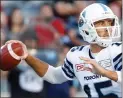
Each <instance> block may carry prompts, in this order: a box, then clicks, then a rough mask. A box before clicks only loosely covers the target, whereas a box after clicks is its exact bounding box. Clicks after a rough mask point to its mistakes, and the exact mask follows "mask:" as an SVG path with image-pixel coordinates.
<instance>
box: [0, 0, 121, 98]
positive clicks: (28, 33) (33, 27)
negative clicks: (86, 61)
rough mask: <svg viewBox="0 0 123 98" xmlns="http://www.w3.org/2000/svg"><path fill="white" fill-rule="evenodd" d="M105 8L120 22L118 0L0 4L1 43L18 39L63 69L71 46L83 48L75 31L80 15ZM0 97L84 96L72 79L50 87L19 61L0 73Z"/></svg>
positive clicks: (42, 0) (61, 97)
mask: <svg viewBox="0 0 123 98" xmlns="http://www.w3.org/2000/svg"><path fill="white" fill-rule="evenodd" d="M95 2H100V3H103V4H106V5H108V6H109V7H110V8H111V9H112V10H113V12H114V13H115V14H116V15H117V16H118V17H119V21H120V24H121V21H122V13H121V12H122V1H121V0H93V1H91V0H86V1H84V0H81V1H76V0H52V1H51V0H41V1H32V0H26V1H12V0H11V1H5V0H3V1H1V6H0V15H1V25H0V29H1V43H0V45H1V46H2V45H3V44H4V43H5V42H6V41H7V40H11V39H17V40H21V41H22V42H24V43H25V44H26V45H27V47H28V49H29V52H30V53H31V54H32V55H34V56H36V57H38V58H39V59H41V60H43V61H45V62H47V63H49V64H51V65H53V66H54V67H57V66H62V64H63V61H64V58H65V56H66V53H67V52H68V51H69V49H70V48H71V47H73V46H79V45H86V44H88V43H86V42H84V41H83V38H82V37H81V36H80V35H79V32H78V24H77V23H78V18H79V14H80V12H81V11H82V10H83V9H84V8H85V7H86V6H88V5H90V4H92V3H95ZM0 83H1V86H0V87H1V90H0V91H1V97H11V98H30V97H31V98H70V97H80V96H83V97H82V98H84V97H85V96H86V95H85V94H84V91H83V90H82V89H81V88H80V84H79V83H78V81H77V80H76V79H75V80H73V81H68V82H65V83H63V84H58V85H54V84H50V83H48V82H46V81H44V80H43V79H42V78H41V77H39V76H38V75H36V73H35V72H34V71H33V70H32V69H31V67H29V66H28V65H27V64H26V63H25V62H24V61H22V62H21V63H20V64H19V65H18V66H17V67H16V68H15V69H13V70H11V71H9V72H6V71H4V72H3V71H1V82H0Z"/></svg>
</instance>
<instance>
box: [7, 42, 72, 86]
mask: <svg viewBox="0 0 123 98" xmlns="http://www.w3.org/2000/svg"><path fill="white" fill-rule="evenodd" d="M9 43H20V44H21V45H22V47H23V50H24V55H23V56H22V57H21V59H24V60H25V61H26V62H27V64H28V65H30V66H31V67H32V68H33V69H34V71H35V72H36V73H37V74H38V75H39V76H41V77H42V78H43V79H44V80H46V81H48V82H50V83H53V84H59V83H63V82H65V81H67V80H70V79H72V78H73V76H72V74H71V73H72V71H71V70H70V68H69V67H68V66H66V64H64V65H65V66H64V65H63V66H62V67H57V68H55V67H53V66H51V65H49V64H47V63H45V62H43V61H41V60H39V59H38V58H36V57H34V56H31V55H30V54H28V51H27V48H26V46H25V45H24V44H23V43H22V42H20V41H17V40H11V41H8V42H7V43H6V44H9Z"/></svg>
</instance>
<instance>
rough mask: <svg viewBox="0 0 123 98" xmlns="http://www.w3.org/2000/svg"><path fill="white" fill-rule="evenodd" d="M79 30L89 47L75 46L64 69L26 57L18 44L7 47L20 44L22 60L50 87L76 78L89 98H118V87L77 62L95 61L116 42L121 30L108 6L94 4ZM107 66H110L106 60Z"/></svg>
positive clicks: (81, 14) (81, 18)
mask: <svg viewBox="0 0 123 98" xmlns="http://www.w3.org/2000/svg"><path fill="white" fill-rule="evenodd" d="M78 26H79V31H80V34H81V35H82V37H83V39H84V40H85V41H87V42H88V43H90V45H87V46H77V47H73V48H72V49H70V51H69V52H68V53H67V55H66V58H65V60H64V64H63V66H60V67H57V68H54V67H52V66H50V65H49V64H47V63H45V62H43V61H41V60H39V59H37V58H35V57H33V56H31V55H30V54H28V51H27V48H26V46H25V45H24V44H23V43H22V42H20V41H15V40H14V41H9V42H7V43H6V44H8V43H13V42H18V43H21V44H22V45H23V48H24V51H25V53H24V56H22V57H21V59H24V60H25V61H26V62H27V63H28V64H29V65H30V66H31V67H32V68H33V69H34V70H35V71H36V72H37V74H38V75H39V76H41V77H42V78H43V79H45V80H47V81H48V82H50V83H53V84H58V83H63V82H65V81H67V80H73V79H74V78H75V77H76V78H77V79H78V80H79V82H80V84H81V87H82V88H83V89H84V91H85V93H86V94H87V95H88V97H89V98H91V97H99V98H100V97H107V98H118V97H121V86H120V85H119V84H118V83H117V82H115V81H112V80H111V79H109V78H107V77H104V76H102V75H97V74H94V73H93V72H92V71H93V70H92V65H91V64H84V62H83V60H81V58H80V57H81V56H84V57H87V58H91V59H95V58H96V56H97V54H98V53H99V52H100V51H101V50H102V49H104V48H105V47H107V46H108V45H109V44H110V43H111V42H112V40H115V39H118V38H119V36H120V29H119V22H118V18H117V16H116V15H114V13H113V12H112V11H111V9H110V8H109V7H108V6H106V5H104V4H101V3H94V4H91V5H89V6H88V7H86V8H85V9H84V10H83V11H82V12H81V13H80V19H79V22H78ZM106 56H107V54H105V55H104V56H103V58H102V59H104V60H105V58H106ZM116 57H117V56H116ZM115 60H117V59H115ZM107 62H108V63H109V65H111V64H110V61H109V60H107ZM101 64H103V65H104V66H105V62H101Z"/></svg>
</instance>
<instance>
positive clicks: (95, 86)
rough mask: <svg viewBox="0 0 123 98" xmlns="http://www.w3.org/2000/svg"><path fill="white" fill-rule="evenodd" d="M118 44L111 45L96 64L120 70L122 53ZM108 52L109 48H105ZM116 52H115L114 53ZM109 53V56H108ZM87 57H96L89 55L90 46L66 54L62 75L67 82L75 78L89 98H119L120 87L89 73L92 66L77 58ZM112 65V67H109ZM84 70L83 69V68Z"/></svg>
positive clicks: (77, 48)
mask: <svg viewBox="0 0 123 98" xmlns="http://www.w3.org/2000/svg"><path fill="white" fill-rule="evenodd" d="M119 46H120V44H119V43H116V44H113V45H112V46H111V47H112V48H110V49H111V51H108V53H107V54H104V55H103V56H98V54H97V55H96V56H97V57H98V63H100V64H101V65H102V66H105V67H106V68H107V69H110V70H119V71H120V70H121V69H122V66H121V61H122V57H121V55H122V53H121V50H118V49H119V48H118V47H119ZM107 50H109V48H107ZM115 51H117V52H115ZM110 52H111V55H110V56H109V55H108V54H109V53H110ZM81 56H83V57H87V58H91V59H95V58H96V56H95V57H94V55H93V54H92V53H91V51H90V45H87V46H78V47H73V48H72V49H71V50H70V51H69V52H68V53H67V56H66V58H65V60H64V64H63V66H62V70H63V74H64V76H65V77H66V78H67V79H68V80H72V79H74V77H76V78H77V79H78V80H79V82H80V84H81V86H82V88H83V89H84V91H85V93H86V94H87V95H88V97H89V98H91V97H106V98H118V97H121V85H120V84H118V83H117V82H115V81H112V80H110V79H108V78H107V77H103V76H101V75H97V74H93V73H92V72H91V71H92V70H91V68H92V66H91V65H90V64H83V61H82V60H81V59H80V58H79V57H81ZM111 63H114V66H111ZM84 67H85V68H86V69H85V68H84ZM83 68H84V69H83Z"/></svg>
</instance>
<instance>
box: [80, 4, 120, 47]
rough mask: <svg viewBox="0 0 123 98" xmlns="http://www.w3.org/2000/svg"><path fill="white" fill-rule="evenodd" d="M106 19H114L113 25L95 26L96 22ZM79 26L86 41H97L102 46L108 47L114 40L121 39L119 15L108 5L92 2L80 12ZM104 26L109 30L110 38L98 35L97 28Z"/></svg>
mask: <svg viewBox="0 0 123 98" xmlns="http://www.w3.org/2000/svg"><path fill="white" fill-rule="evenodd" d="M104 19H113V25H112V26H105V27H98V28H96V27H95V26H94V22H96V21H99V20H104ZM78 27H79V32H80V34H81V35H82V37H83V39H84V41H87V42H89V43H97V44H98V45H100V46H102V47H107V46H108V45H109V44H110V43H112V41H114V40H116V39H119V38H120V36H121V34H120V25H119V20H118V17H117V16H116V15H114V13H113V12H112V10H111V9H110V8H109V7H108V6H106V5H104V4H101V3H94V4H91V5H89V6H88V7H86V8H85V9H84V10H83V11H82V12H81V13H80V18H79V22H78ZM102 28H104V29H106V30H107V32H108V38H104V37H100V36H99V35H98V33H97V31H96V30H97V29H102Z"/></svg>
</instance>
